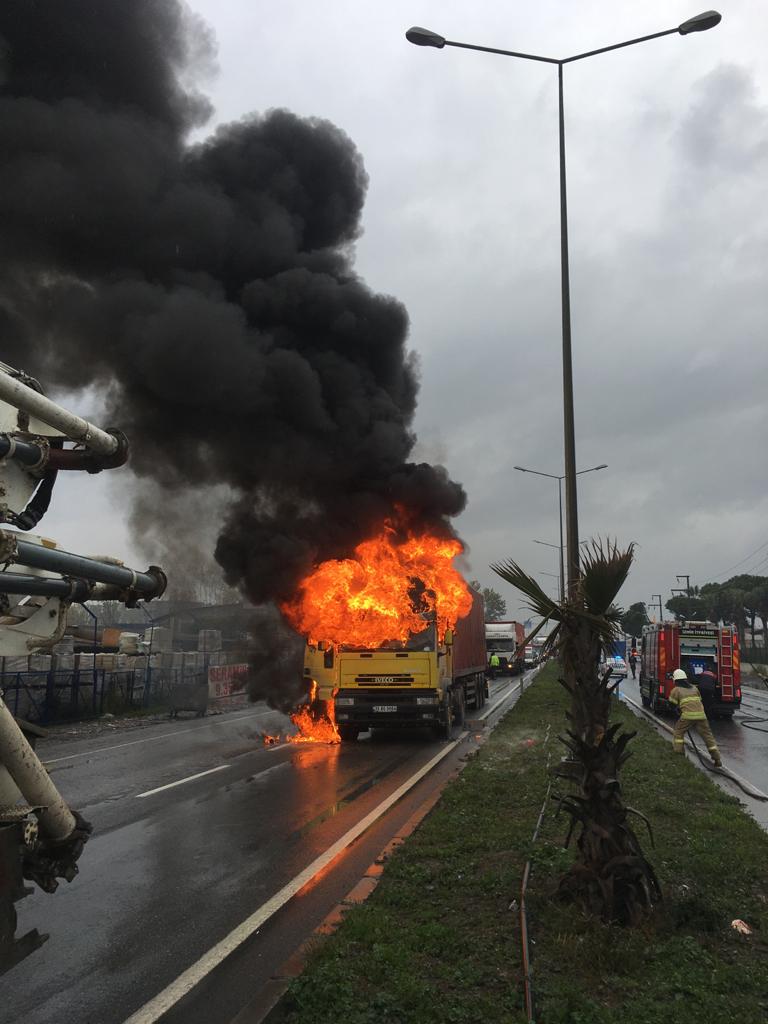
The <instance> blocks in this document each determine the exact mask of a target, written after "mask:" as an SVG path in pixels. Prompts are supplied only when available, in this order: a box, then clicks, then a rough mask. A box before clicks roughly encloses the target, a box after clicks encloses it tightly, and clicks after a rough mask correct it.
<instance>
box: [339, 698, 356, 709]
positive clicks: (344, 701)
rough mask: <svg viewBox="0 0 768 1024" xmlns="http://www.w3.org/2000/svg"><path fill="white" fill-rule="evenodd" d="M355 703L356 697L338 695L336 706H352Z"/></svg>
mask: <svg viewBox="0 0 768 1024" xmlns="http://www.w3.org/2000/svg"><path fill="white" fill-rule="evenodd" d="M354 703H355V698H354V697H337V698H336V707H337V708H351V707H352V705H353V704H354Z"/></svg>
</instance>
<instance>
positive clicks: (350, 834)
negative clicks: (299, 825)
mask: <svg viewBox="0 0 768 1024" xmlns="http://www.w3.org/2000/svg"><path fill="white" fill-rule="evenodd" d="M468 735H469V733H468V732H463V733H462V734H461V736H459V738H458V739H457V740H453V741H452V742H451V743H447V744H446V745H445V746H444V747H443V749H442V750H441V751H440V753H439V754H436V755H435V757H433V758H432V760H431V761H428V762H427V763H426V764H425V765H424V766H423V767H422V768H420V769H419V770H418V771H417V772H416V773H415V774H414V775H412V776H411V777H410V779H406V781H405V782H404V783H403V784H402V785H401V786H399V787H398V788H397V789H396V790H395V791H394V792H393V793H390V795H389V796H388V797H387V798H386V799H385V800H382V802H381V803H380V804H379V805H378V807H374V809H373V810H372V811H371V812H370V813H369V814H367V815H366V816H365V817H364V818H363V819H362V820H361V821H358V823H357V824H356V825H353V826H352V828H351V829H349V831H347V832H345V833H344V835H343V836H342V837H341V838H340V839H338V840H337V841H336V842H335V843H334V844H333V846H330V847H329V848H328V849H327V850H326V851H325V853H321V854H320V856H319V857H316V858H315V860H313V861H312V863H311V864H309V865H308V866H307V867H306V868H304V870H303V871H301V872H300V873H299V874H298V875H296V877H295V878H293V879H292V880H291V881H290V882H288V884H287V885H284V886H283V888H282V889H280V890H279V892H276V893H275V895H274V896H272V898H271V899H269V900H267V902H266V903H264V904H262V905H261V906H260V907H259V909H258V910H255V911H254V912H253V913H252V914H251V915H250V917H247V918H246V919H245V921H243V922H242V923H241V924H239V925H238V926H237V927H236V928H234V929H233V930H232V931H231V932H230V933H229V935H226V936H225V937H224V938H223V939H222V940H221V941H220V942H217V943H216V945H215V946H213V947H212V948H211V949H209V950H208V952H207V953H204V954H203V956H201V957H200V959H199V960H197V961H195V963H193V964H192V966H191V967H188V968H187V970H186V971H184V972H183V973H182V974H180V975H179V977H178V978H177V979H176V980H175V981H173V982H171V984H170V985H168V987H167V988H164V989H163V991H162V992H159V993H158V994H157V995H156V996H155V997H154V999H150V1001H149V1002H148V1003H145V1004H144V1006H142V1007H141V1009H139V1010H137V1011H136V1012H135V1013H134V1014H132V1015H131V1016H130V1017H129V1018H128V1019H127V1020H126V1021H125V1024H154V1022H155V1021H157V1020H159V1019H160V1017H162V1015H163V1014H164V1013H167V1012H168V1010H170V1009H171V1007H172V1006H175V1004H176V1003H178V1002H179V1000H180V999H182V998H183V997H184V996H185V995H186V994H187V993H188V992H190V991H191V990H192V989H193V988H194V987H195V986H196V985H197V984H199V982H201V981H202V980H203V978H205V977H206V976H207V975H208V974H210V973H211V971H212V970H213V969H214V968H215V967H218V965H219V964H220V963H221V962H222V961H223V960H225V959H226V958H227V957H228V956H229V955H230V953H233V952H234V951H235V950H236V949H237V948H238V946H241V945H242V944H243V943H244V942H245V941H246V939H249V938H250V937H251V935H253V934H254V932H257V931H258V930H259V928H261V927H262V925H263V924H264V923H265V922H266V921H268V920H269V918H270V917H272V916H273V915H274V914H276V913H277V911H278V910H280V908H281V907H283V906H285V904H286V903H287V902H288V901H289V900H290V899H291V898H292V897H293V896H295V895H296V893H297V892H299V890H300V889H303V888H304V886H305V885H306V884H307V883H308V882H311V881H312V879H313V878H314V877H315V876H316V875H318V874H320V872H321V871H323V869H324V868H326V867H327V866H328V865H329V864H330V863H331V861H333V860H335V859H336V857H338V855H339V854H340V853H342V852H343V851H344V850H345V849H346V848H347V847H348V846H350V845H351V844H352V843H353V842H354V841H355V840H356V839H357V838H358V836H361V835H362V834H363V832H365V831H366V830H367V829H369V828H370V826H371V825H372V824H373V823H374V822H375V821H377V820H378V819H379V818H380V817H381V816H382V815H383V814H385V813H386V812H387V811H388V810H389V809H390V807H392V806H393V805H394V804H396V803H397V801H398V800H400V799H401V797H403V796H404V795H405V794H406V793H407V792H408V791H409V790H410V789H413V787H414V786H415V785H416V783H417V782H420V781H421V780H422V779H423V778H424V776H425V775H426V774H427V773H428V772H430V771H431V770H432V769H433V768H434V767H435V765H437V764H438V763H439V762H440V761H442V760H443V758H444V757H447V755H448V754H450V752H451V751H452V750H453V749H454V748H455V747H457V746H458V745H459V743H462V742H463V741H464V739H466V737H467V736H468Z"/></svg>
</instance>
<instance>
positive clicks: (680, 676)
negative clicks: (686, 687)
mask: <svg viewBox="0 0 768 1024" xmlns="http://www.w3.org/2000/svg"><path fill="white" fill-rule="evenodd" d="M672 679H673V680H674V681H675V682H676V683H682V682H685V683H687V682H688V676H687V675H686V674H685V672H683V670H682V669H681V668H676V669H675V671H674V672H673V673H672Z"/></svg>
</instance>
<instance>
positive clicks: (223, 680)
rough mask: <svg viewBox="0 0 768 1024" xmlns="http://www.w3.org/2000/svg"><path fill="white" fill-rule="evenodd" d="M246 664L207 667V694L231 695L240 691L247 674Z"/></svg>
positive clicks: (210, 695) (211, 696)
mask: <svg viewBox="0 0 768 1024" xmlns="http://www.w3.org/2000/svg"><path fill="white" fill-rule="evenodd" d="M248 667H249V666H248V665H247V664H241V665H210V666H209V667H208V696H209V697H210V698H211V699H212V700H215V699H216V697H231V696H232V695H233V694H235V693H242V690H243V687H244V686H245V680H246V678H247V676H248Z"/></svg>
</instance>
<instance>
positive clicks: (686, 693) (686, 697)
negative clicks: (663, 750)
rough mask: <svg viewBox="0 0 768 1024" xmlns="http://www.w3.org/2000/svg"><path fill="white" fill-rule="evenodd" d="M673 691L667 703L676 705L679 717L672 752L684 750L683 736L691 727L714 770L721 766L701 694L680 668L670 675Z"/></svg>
mask: <svg viewBox="0 0 768 1024" xmlns="http://www.w3.org/2000/svg"><path fill="white" fill-rule="evenodd" d="M672 679H673V681H674V684H675V686H674V689H673V690H672V692H671V693H670V695H669V703H670V704H676V705H677V707H678V708H679V709H680V717H679V718H678V720H677V722H676V723H675V735H674V738H673V740H672V750H673V752H674V753H675V754H682V753H683V750H684V749H685V734H686V733H687V732H688V730H689V729H690V728H691V727H693V728H695V729H696V731H697V732H698V734H699V736H701V738H702V739H703V740H704V742H705V743H706V745H707V750H708V751H709V756H710V757H711V758H712V762H713V763H714V765H715V767H716V768H720V767H721V766H722V763H723V762H722V761H721V760H720V751H719V750H718V749H717V743H716V742H715V737H714V736H713V735H712V730H711V729H710V727H709V722H708V721H707V715H706V712H705V711H704V705H703V703H702V701H701V694H700V693H699V691H698V689H697V687H695V686H693V685H692V684H691V683H689V682H688V676H687V675H686V674H685V672H683V670H682V669H681V668H676V669H675V671H674V672H673V673H672Z"/></svg>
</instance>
